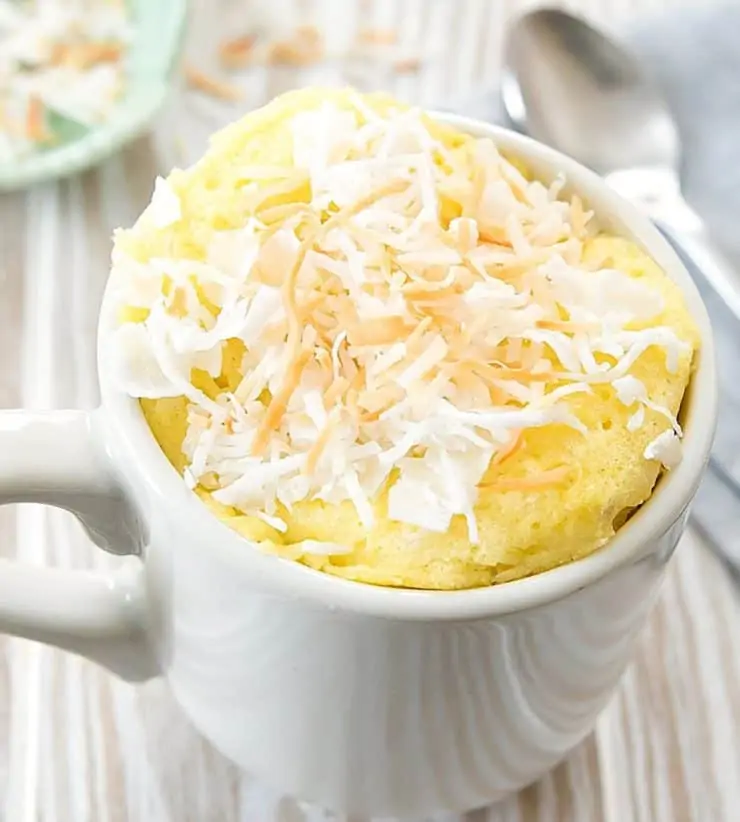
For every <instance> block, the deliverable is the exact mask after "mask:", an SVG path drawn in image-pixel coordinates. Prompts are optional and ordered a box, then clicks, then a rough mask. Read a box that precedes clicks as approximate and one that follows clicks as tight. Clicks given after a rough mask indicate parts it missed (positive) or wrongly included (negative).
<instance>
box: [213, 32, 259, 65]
mask: <svg viewBox="0 0 740 822" xmlns="http://www.w3.org/2000/svg"><path fill="white" fill-rule="evenodd" d="M256 43H257V36H256V35H255V34H242V35H240V36H239V37H234V38H233V39H231V40H224V42H223V43H221V45H220V46H219V49H218V56H219V59H220V60H221V64H222V65H223V66H224V67H225V68H229V69H234V68H241V67H243V66H246V65H249V63H250V62H251V61H252V57H253V52H254V47H255V45H256Z"/></svg>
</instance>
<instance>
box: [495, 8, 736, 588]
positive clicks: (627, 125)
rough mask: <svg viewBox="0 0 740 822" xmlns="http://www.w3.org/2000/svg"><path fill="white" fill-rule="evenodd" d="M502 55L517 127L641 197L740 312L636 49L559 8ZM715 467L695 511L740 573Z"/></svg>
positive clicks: (505, 92) (520, 27)
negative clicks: (721, 518)
mask: <svg viewBox="0 0 740 822" xmlns="http://www.w3.org/2000/svg"><path fill="white" fill-rule="evenodd" d="M504 58H505V69H504V74H503V77H502V85H501V96H502V100H503V104H504V109H505V110H506V113H507V114H508V116H509V119H510V120H511V121H512V123H513V124H514V125H515V127H517V128H518V129H519V130H520V131H523V132H526V133H528V134H530V135H531V136H533V137H535V138H537V139H539V140H540V141H542V142H544V143H548V144H550V145H551V146H553V147H555V148H557V149H559V150H560V151H562V152H563V153H565V154H569V155H571V156H572V157H574V158H575V159H576V160H579V161H580V162H582V163H583V164H584V165H587V166H590V167H591V168H593V169H594V171H597V172H598V173H599V174H602V175H603V176H604V178H605V179H606V181H607V183H608V184H609V185H610V186H612V187H613V188H614V189H615V190H616V191H618V192H619V193H620V194H622V196H624V197H625V198H626V199H628V200H632V201H633V202H635V203H636V204H637V205H640V206H641V207H642V208H643V209H644V210H645V211H646V212H647V213H648V214H649V215H650V216H651V217H652V218H653V219H654V220H655V222H656V223H657V224H658V225H659V226H660V228H661V229H662V230H663V231H664V233H665V234H666V235H667V236H668V238H669V239H670V240H672V242H673V245H674V246H675V247H676V249H677V251H678V252H679V253H680V254H681V256H682V257H683V258H684V261H686V262H687V263H689V269H690V270H691V271H692V272H693V273H694V274H696V275H697V276H702V275H703V276H704V277H705V279H706V280H707V281H708V283H709V284H710V285H711V286H712V287H713V288H714V290H715V291H716V292H717V293H718V294H719V296H720V297H721V298H722V299H723V300H724V302H725V303H726V304H727V306H728V308H730V309H731V311H732V312H733V314H734V315H735V316H736V317H738V318H739V319H740V273H738V272H736V271H734V270H733V268H732V266H731V265H730V264H729V263H728V262H727V261H726V260H725V259H724V258H723V257H722V256H721V255H720V254H719V253H718V252H717V251H716V250H715V249H714V248H713V247H712V243H711V241H710V239H709V237H708V235H707V232H706V229H705V226H704V224H703V222H702V220H701V218H700V217H699V215H698V214H696V212H695V211H693V209H692V208H691V206H689V204H688V203H687V202H686V201H685V200H684V198H683V196H682V194H681V185H680V179H679V174H678V167H679V161H680V151H681V146H680V140H679V136H678V130H677V128H676V124H675V122H674V120H673V117H672V115H671V113H670V110H669V109H668V106H667V105H666V103H665V101H664V99H663V97H662V95H661V93H660V91H659V90H658V89H657V88H656V87H655V86H654V85H653V83H652V82H651V81H650V79H649V78H648V77H647V76H646V75H645V74H644V72H643V71H642V68H641V66H640V63H639V61H638V60H637V58H636V57H634V56H633V55H632V54H631V53H630V52H629V51H628V50H627V49H626V48H624V47H623V46H622V45H619V44H617V43H616V42H615V41H614V40H611V39H609V38H608V37H607V36H606V35H604V34H602V33H601V32H599V31H597V30H596V29H594V28H592V27H591V26H589V25H588V24H587V23H585V22H584V21H583V20H581V19H580V18H578V17H574V16H572V15H570V14H568V13H566V12H563V11H560V10H556V9H540V10H538V11H534V12H530V13H529V14H525V15H524V16H522V17H520V18H519V19H518V21H517V22H516V23H515V24H514V25H513V26H512V28H511V30H510V32H509V36H508V39H507V42H506V45H505V53H504ZM710 466H711V468H712V469H713V470H712V471H711V474H710V476H709V477H708V479H707V482H708V488H707V490H706V492H705V493H704V494H701V493H700V496H702V499H701V500H700V503H699V504H697V505H696V506H695V508H694V513H695V520H696V518H697V517H698V525H699V526H700V530H701V531H702V532H703V534H704V536H705V538H707V541H708V542H709V545H710V546H711V547H712V548H713V549H714V552H715V553H716V554H717V555H718V556H719V557H720V558H721V559H722V560H723V561H724V562H725V563H726V564H727V565H728V567H730V568H732V569H733V571H734V573H735V574H736V575H738V576H737V578H738V580H740V563H738V558H737V557H736V556H735V555H734V554H731V552H730V550H729V549H728V542H727V539H726V537H727V533H726V531H727V528H724V531H723V530H722V528H720V527H718V523H717V522H715V520H716V511H717V509H716V505H715V504H716V500H717V499H718V498H721V497H720V496H719V493H720V491H722V493H723V497H722V498H726V500H729V501H730V502H729V503H728V505H729V506H730V509H729V510H731V508H732V506H734V504H735V500H738V499H740V486H738V485H737V483H736V482H735V481H734V479H733V478H732V477H731V476H730V475H729V474H728V472H727V471H726V470H725V469H724V468H723V466H722V464H721V463H720V462H719V461H718V459H717V457H716V456H715V455H712V457H711V458H710ZM710 480H711V482H710ZM712 483H713V485H712ZM723 489H724V490H723ZM710 491H711V493H710ZM719 525H722V523H719Z"/></svg>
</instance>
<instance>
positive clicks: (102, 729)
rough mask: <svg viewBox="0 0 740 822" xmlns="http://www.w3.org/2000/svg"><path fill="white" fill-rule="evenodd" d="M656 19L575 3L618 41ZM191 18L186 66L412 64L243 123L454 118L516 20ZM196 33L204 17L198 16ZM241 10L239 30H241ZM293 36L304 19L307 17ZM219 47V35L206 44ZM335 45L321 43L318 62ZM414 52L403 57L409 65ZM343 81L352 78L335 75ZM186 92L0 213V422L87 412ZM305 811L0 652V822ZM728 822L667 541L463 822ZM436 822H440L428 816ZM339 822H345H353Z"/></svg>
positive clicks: (711, 666) (98, 675) (738, 721)
mask: <svg viewBox="0 0 740 822" xmlns="http://www.w3.org/2000/svg"><path fill="white" fill-rule="evenodd" d="M667 2H669V0H652V2H651V3H649V2H645V0H581V2H580V3H571V5H573V6H575V7H581V8H582V9H583V8H588V9H589V10H590V11H591V13H593V14H594V15H595V16H597V17H598V18H600V19H601V20H602V21H606V22H609V23H615V24H617V23H619V22H620V20H623V19H624V18H626V17H627V16H629V15H632V14H634V13H636V10H637V9H638V8H639V9H640V13H643V12H645V11H646V10H647V9H648V7H651V6H652V7H661V6H665V5H666V4H667ZM257 5H260V4H255V3H252V4H251V6H250V4H248V3H246V2H245V1H244V0H241V2H238V0H232V2H225V1H224V0H221V1H220V2H215V0H201V2H200V3H194V11H193V13H194V15H195V16H196V18H197V20H196V23H197V25H196V26H195V27H194V29H193V35H192V36H191V42H190V45H189V52H190V54H191V59H193V60H194V61H201V62H200V64H202V65H205V66H207V65H208V62H209V54H210V50H211V49H212V46H213V44H214V43H216V42H217V41H218V39H219V37H220V36H223V32H228V33H232V32H235V29H236V27H237V26H245V25H247V24H248V21H250V20H253V19H255V15H258V16H259V19H260V20H265V16H267V18H268V19H267V22H268V23H269V24H270V25H274V24H275V21H278V22H279V21H281V20H282V21H285V20H288V21H290V25H293V24H294V21H296V20H297V19H298V17H297V15H300V14H304V15H307V16H308V18H310V19H315V20H317V21H318V23H319V25H326V23H327V21H329V23H330V24H331V28H332V32H333V34H332V37H338V39H339V41H341V38H342V37H343V36H345V34H343V32H346V31H347V30H348V29H351V27H352V26H354V25H356V24H357V20H358V16H359V15H360V14H362V15H365V17H363V18H362V21H363V22H364V21H366V20H367V21H368V22H370V21H371V19H372V21H373V22H374V23H376V24H377V25H382V26H392V27H394V28H396V27H399V28H400V29H401V30H402V31H403V36H404V38H407V39H408V41H409V42H410V43H412V44H416V43H418V44H422V45H423V47H424V49H425V54H426V57H425V59H424V61H423V66H422V70H421V71H420V72H419V73H414V74H408V75H404V76H398V75H396V74H395V73H394V72H393V71H390V70H389V69H388V68H387V67H382V66H380V67H378V66H375V67H374V70H373V73H372V74H369V73H368V69H367V67H364V68H362V70H360V69H358V67H357V66H354V67H352V69H351V72H350V68H348V67H347V66H345V65H343V64H341V63H342V61H337V60H335V61H333V62H332V63H331V64H329V65H326V66H322V67H318V68H312V69H309V70H307V71H304V72H302V73H301V74H298V73H296V72H295V71H293V70H288V69H274V70H272V69H271V70H267V69H257V70H254V71H252V72H250V73H248V74H245V75H244V76H243V78H242V80H241V82H243V85H244V90H245V100H244V102H243V103H242V104H241V105H242V108H243V107H249V106H252V105H256V104H258V103H259V102H261V101H262V100H263V99H265V98H266V97H268V96H270V95H272V94H274V93H277V92H278V91H281V90H283V89H285V88H288V87H290V86H292V85H295V84H296V83H298V82H337V81H339V80H341V79H342V76H341V75H342V72H344V71H345V69H346V72H347V73H346V74H345V75H344V76H345V77H346V76H347V75H348V74H349V75H350V77H349V79H351V80H352V81H353V82H355V83H359V84H360V85H361V86H362V87H366V88H371V87H386V88H393V89H395V90H396V91H397V92H398V93H399V94H401V95H402V96H404V97H406V98H408V99H412V100H417V101H419V102H422V103H425V104H438V105H444V104H454V103H455V102H459V101H460V100H463V99H466V98H468V97H470V96H471V95H474V94H476V93H477V92H478V91H479V90H480V89H481V88H482V86H485V85H490V84H491V83H495V80H496V72H497V70H498V62H499V44H500V38H501V32H502V27H503V25H504V21H505V19H506V18H507V16H508V15H510V14H511V13H513V12H514V11H516V10H518V9H520V8H521V7H522V5H523V4H522V3H519V2H508V3H506V2H502V0H490V2H485V0H454V2H453V0H408V2H402V0H397V1H396V0H391V2H386V3H382V2H370V3H359V2H358V3H357V4H355V3H353V2H350V0H336V2H333V3H332V2H327V3H322V4H321V6H322V8H319V9H317V7H316V4H312V3H306V2H304V3H299V2H281V1H280V0H272V2H270V0H266V2H265V3H263V4H261V6H262V8H261V9H256V8H255V6H257ZM206 8H207V9H208V13H205V9H206ZM250 9H251V10H250ZM314 15H316V16H315V17H314ZM219 32H220V34H219ZM340 45H341V42H340ZM413 48H415V49H417V48H418V46H416V45H414V46H413ZM352 72H354V73H352ZM238 108H239V107H238V106H235V107H233V108H229V107H228V106H226V105H224V104H220V103H215V102H214V101H212V100H208V99H204V98H199V97H197V95H194V94H192V93H189V94H187V95H186V96H184V97H183V96H180V97H178V98H177V99H176V101H175V102H174V103H173V105H172V107H171V109H170V111H169V112H168V113H167V115H165V116H164V117H163V118H161V120H160V122H159V124H158V131H157V139H156V140H150V139H147V140H143V141H140V142H139V143H138V144H136V145H134V146H132V147H131V148H130V149H129V150H128V151H126V152H125V154H124V155H122V156H118V157H116V158H114V159H113V160H111V161H110V162H108V163H107V164H106V165H105V166H104V167H102V168H100V169H98V170H96V171H93V172H90V173H88V174H86V175H84V176H83V177H81V178H77V179H73V180H71V181H68V182H64V183H62V184H59V185H49V186H45V187H41V188H38V189H35V190H33V191H30V192H27V193H25V194H14V195H5V196H0V289H1V290H0V350H2V351H3V357H2V358H1V359H0V403H1V404H2V405H3V406H6V407H11V406H15V405H18V404H23V405H26V406H29V407H36V408H45V407H59V406H94V405H95V403H96V398H97V389H96V380H95V354H94V339H95V324H96V313H97V306H98V302H99V299H100V295H101V293H102V289H103V286H104V282H105V278H106V274H107V265H108V255H109V248H110V243H109V237H110V233H111V230H112V229H113V227H115V226H116V225H120V224H128V223H130V222H131V221H132V220H133V219H134V217H135V216H136V214H137V213H138V211H139V210H140V209H141V207H142V205H143V203H144V202H145V200H146V198H148V196H149V193H150V191H151V188H152V179H153V174H154V173H155V172H156V171H157V170H162V169H163V168H164V167H166V166H167V165H169V164H171V163H172V162H176V161H178V159H179V158H180V157H182V156H183V155H184V157H188V156H189V155H190V154H191V153H193V152H195V151H197V150H199V148H200V145H201V144H202V140H203V138H204V135H205V134H206V133H207V131H209V130H210V129H212V128H213V126H214V125H215V123H216V122H217V121H218V120H220V119H228V118H229V117H230V116H233V115H234V114H235V113H236V112H237V111H238ZM0 533H1V534H2V550H3V551H4V552H6V553H8V554H11V555H12V554H14V553H17V555H18V556H19V557H20V558H22V559H24V560H26V561H31V562H39V563H41V562H49V563H55V564H58V565H62V566H67V567H85V566H91V565H96V566H105V565H113V564H114V563H115V560H114V559H113V558H111V557H106V556H103V555H102V554H101V553H100V552H97V551H95V550H94V549H93V548H91V547H90V546H89V545H88V544H87V543H86V541H85V539H84V538H83V537H82V534H81V531H80V529H79V528H78V527H77V526H76V524H75V522H74V521H73V520H72V519H71V518H70V517H69V516H68V515H66V514H64V513H62V512H59V511H53V510H44V509H39V508H35V507H32V506H26V507H20V508H18V509H16V510H12V509H5V510H2V511H0ZM328 818H330V817H326V816H325V815H324V814H322V813H321V812H319V811H316V810H313V809H310V808H305V807H301V806H299V805H297V804H296V803H294V802H293V801H292V800H289V799H284V798H281V797H279V796H276V795H274V794H273V793H271V792H269V791H267V790H265V789H264V788H262V787H261V786H259V785H256V784H255V783H253V782H252V781H251V780H250V779H249V778H248V777H246V776H244V775H242V774H240V773H238V772H237V771H236V770H235V768H233V767H232V766H231V765H230V764H229V763H228V762H227V761H226V760H224V759H223V758H222V757H220V756H219V755H218V754H217V753H215V752H214V751H213V750H212V749H211V748H210V747H209V745H208V744H207V743H205V742H204V741H203V740H201V739H200V738H199V737H198V735H197V734H196V733H195V732H194V731H193V730H192V729H191V728H190V727H189V726H188V724H187V723H186V722H185V720H184V718H183V717H182V716H181V715H180V713H179V711H178V709H177V707H176V706H175V705H174V704H173V701H172V699H171V697H170V695H169V693H168V691H167V688H166V686H165V685H164V684H163V683H162V682H159V681H155V682H152V683H149V684H148V685H145V686H143V687H138V688H137V687H133V686H129V685H125V684H123V683H121V682H117V681H114V680H113V679H112V678H110V677H109V676H107V675H106V674H104V673H103V672H101V671H100V670H98V669H96V668H94V667H93V666H92V665H89V664H87V663H85V662H83V661H81V660H79V659H76V658H72V657H69V656H64V655H62V654H60V653H56V652H53V651H50V650H48V649H45V648H40V647H38V646H34V645H32V644H30V643H23V642H19V641H16V640H2V639H0V819H2V820H4V822H37V821H38V822H41V820H43V822H237V820H239V822H273V820H274V822H318V821H319V820H324V819H328ZM738 819H740V598H739V595H738V591H737V590H735V589H734V588H733V587H732V583H731V581H730V579H729V577H728V576H727V575H726V574H725V572H724V571H723V569H722V568H720V567H719V566H718V564H717V562H716V561H715V560H714V558H713V557H712V555H711V554H710V553H709V552H708V551H707V550H706V548H705V547H704V546H703V545H702V544H701V542H700V540H699V539H698V537H696V536H695V535H693V534H689V535H688V536H687V537H686V539H685V540H684V543H683V545H682V546H681V548H680V550H679V552H678V557H677V559H676V560H675V561H674V563H673V565H672V568H671V571H670V574H669V577H668V580H667V582H666V585H665V588H664V590H663V593H662V596H661V598H660V601H659V604H658V605H657V607H656V610H655V612H654V613H653V615H652V618H651V620H650V623H649V625H648V627H647V629H646V630H645V632H644V634H643V635H642V638H641V641H640V644H639V649H638V652H637V654H636V657H635V661H634V664H633V665H632V666H631V668H630V669H629V671H628V673H627V675H626V676H625V678H624V680H623V683H622V685H621V688H620V690H619V693H618V694H617V696H616V698H615V699H614V700H613V701H612V703H611V705H610V707H609V708H608V710H607V711H606V712H605V714H604V715H603V716H602V718H601V720H600V722H599V724H598V727H597V729H596V731H595V733H594V734H593V735H592V736H590V737H589V738H588V739H587V740H586V741H585V742H584V743H583V744H582V745H581V746H580V747H579V748H578V750H577V751H576V752H575V753H574V754H573V755H572V756H571V758H570V759H569V760H568V761H567V762H566V763H564V764H563V765H561V766H560V767H559V768H558V769H556V770H555V771H554V772H553V773H551V774H550V775H548V776H547V777H546V778H545V779H543V780H542V781H541V782H540V783H539V784H538V785H536V786H533V787H531V788H529V789H528V790H526V791H524V792H523V793H522V794H520V795H519V796H516V797H512V798H511V799H510V800H509V801H507V802H505V803H503V804H502V805H499V806H497V807H496V808H494V809H490V810H485V811H480V812H478V813H476V814H472V815H471V816H470V817H469V820H470V822H735V820H738ZM445 820H446V822H450V820H449V819H448V818H447V817H445ZM352 822H358V820H353V821H352Z"/></svg>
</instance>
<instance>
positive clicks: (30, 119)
mask: <svg viewBox="0 0 740 822" xmlns="http://www.w3.org/2000/svg"><path fill="white" fill-rule="evenodd" d="M131 35H132V28H131V20H130V18H129V12H128V9H127V4H126V3H124V2H118V0H90V1H89V2H86V3H79V2H75V0H44V2H31V0H0V161H12V160H15V159H18V158H21V157H24V156H27V155H29V154H32V153H34V152H36V151H39V150H43V149H44V148H47V147H50V146H53V145H55V144H56V143H57V142H59V141H60V140H63V139H67V138H68V134H69V133H71V132H75V131H79V130H81V129H84V128H89V127H92V126H94V125H96V124H97V123H101V122H104V121H105V120H107V119H108V118H109V117H110V115H111V113H112V112H113V110H114V107H115V105H116V103H117V101H118V99H119V98H120V96H121V94H122V93H123V91H124V88H125V67H124V62H125V57H126V51H127V49H128V46H129V43H130V40H131Z"/></svg>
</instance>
